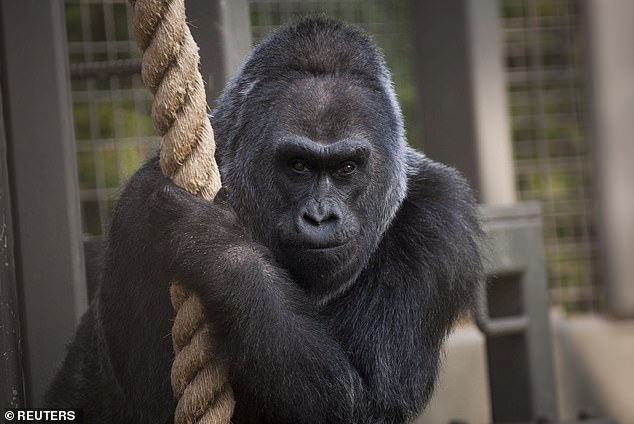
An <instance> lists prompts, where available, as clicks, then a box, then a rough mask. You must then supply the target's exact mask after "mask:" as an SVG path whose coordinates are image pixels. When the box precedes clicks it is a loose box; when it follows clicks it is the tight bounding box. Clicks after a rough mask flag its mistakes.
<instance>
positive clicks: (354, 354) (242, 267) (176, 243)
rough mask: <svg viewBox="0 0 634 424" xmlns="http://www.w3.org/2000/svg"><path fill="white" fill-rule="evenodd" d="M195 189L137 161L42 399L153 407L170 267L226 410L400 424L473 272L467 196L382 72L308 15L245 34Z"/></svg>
mask: <svg viewBox="0 0 634 424" xmlns="http://www.w3.org/2000/svg"><path fill="white" fill-rule="evenodd" d="M211 119H212V122H213V127H214V130H215V135H216V140H217V154H216V156H217V161H218V164H219V167H220V171H221V176H222V182H223V189H222V190H221V192H220V193H219V195H218V196H217V198H216V199H215V200H214V201H213V202H209V201H205V200H202V199H199V198H196V197H194V196H192V195H190V194H188V193H186V192H185V191H183V190H182V189H180V188H178V187H176V186H175V185H173V183H172V182H170V181H169V180H168V179H167V178H165V177H164V176H163V175H162V174H161V171H160V169H159V163H158V159H157V158H153V159H150V160H149V161H148V162H147V163H146V164H145V165H144V166H143V167H142V168H141V169H140V170H139V171H138V172H137V173H136V174H135V175H134V176H133V177H132V178H131V180H130V181H129V183H128V184H127V186H126V188H125V190H124V191H123V192H122V194H121V196H120V199H119V201H118V205H117V206H116V208H115V212H114V216H113V220H112V224H111V228H110V231H109V236H108V243H107V247H106V251H105V258H104V267H103V268H104V269H103V275H102V276H101V282H100V287H99V289H98V292H97V294H96V297H95V299H94V300H93V302H92V303H91V305H90V308H89V310H88V311H87V313H86V314H85V316H84V317H83V319H82V321H81V324H80V326H79V328H78V331H77V334H76V337H75V339H74V341H73V342H72V344H71V345H70V346H69V351H68V354H67V357H66V359H65V361H64V362H63V364H62V367H61V369H60V371H59V372H58V374H57V376H56V377H55V379H54V381H53V383H52V385H51V387H50V389H49V391H48V394H47V396H46V403H47V404H48V405H50V406H56V407H79V408H83V411H84V419H85V422H88V423H135V424H138V423H171V422H172V420H173V417H174V408H175V400H174V398H173V394H172V390H171V387H170V367H171V362H172V360H173V355H174V354H173V351H172V345H171V340H170V328H171V325H172V320H173V316H174V312H173V310H172V307H171V305H170V300H169V290H168V289H169V285H170V282H171V281H172V280H173V279H177V280H178V281H180V282H182V283H183V284H185V285H186V286H187V287H188V288H189V289H191V290H192V291H194V292H195V293H196V294H197V295H198V296H199V297H200V299H201V301H202V303H203V305H204V309H205V314H206V317H207V319H208V320H209V321H210V322H211V323H213V326H214V328H215V331H216V333H215V337H216V341H217V342H218V353H217V354H218V358H217V360H218V361H224V363H226V365H227V367H228V369H229V381H230V383H231V385H232V387H233V390H234V394H235V399H236V407H235V413H234V416H233V422H234V423H237V424H240V423H293V424H298V423H311V424H315V423H347V424H349V423H364V424H365V423H406V422H410V421H412V420H413V419H414V417H416V416H417V414H419V413H420V412H421V410H422V409H423V407H424V406H425V404H426V403H427V401H428V399H429V397H430V393H431V392H432V389H433V386H434V382H435V379H436V374H437V369H438V365H439V358H440V355H441V348H442V343H443V340H444V338H445V337H446V335H447V333H448V332H449V330H450V328H451V326H452V323H454V321H455V320H456V318H457V317H458V316H460V314H461V313H462V312H463V311H464V310H465V309H468V308H469V307H471V305H472V303H473V300H474V297H475V293H476V291H477V290H478V287H479V284H480V281H481V273H482V267H481V258H480V253H479V250H478V244H479V239H480V237H481V230H480V226H479V223H478V217H477V212H476V208H475V204H474V200H473V198H472V194H471V192H470V190H469V188H468V186H467V184H466V183H465V181H464V180H463V178H462V177H461V176H460V175H459V174H458V173H457V172H456V171H455V170H454V169H452V168H449V167H447V166H444V165H441V164H438V163H435V162H433V161H431V160H430V159H428V158H426V157H425V156H424V155H423V154H421V153H418V152H416V151H415V150H413V149H412V148H410V147H408V146H407V144H406V141H405V135H404V129H403V121H402V117H401V112H400V108H399V105H398V104H397V100H396V96H395V94H394V90H393V88H392V81H391V76H390V73H389V71H388V70H387V68H386V65H385V62H384V59H383V57H382V55H381V54H380V52H379V51H378V49H377V47H376V46H375V44H374V42H373V41H372V40H371V39H370V37H368V36H367V35H365V34H364V33H362V32H361V31H360V30H358V29H355V28H353V27H350V26H347V25H345V24H342V23H338V22H333V21H330V20H327V19H323V18H312V19H305V20H302V21H300V22H299V23H296V24H294V25H291V26H287V27H285V28H283V29H281V30H280V31H278V32H277V33H276V34H274V35H272V36H271V37H270V38H268V39H267V40H266V41H264V42H262V43H261V44H260V45H259V46H258V47H256V48H255V50H254V51H253V53H252V54H251V56H250V57H249V58H248V59H247V61H246V63H245V64H244V66H243V68H242V69H241V71H240V73H239V75H238V76H237V77H236V78H235V79H234V80H233V81H232V82H231V83H230V84H229V85H228V86H227V88H226V89H225V91H224V92H223V94H222V95H221V97H220V99H219V100H218V102H217V107H216V108H215V110H214V111H213V112H212V118H211Z"/></svg>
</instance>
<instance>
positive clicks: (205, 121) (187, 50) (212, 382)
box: [129, 0, 234, 424]
mask: <svg viewBox="0 0 634 424" xmlns="http://www.w3.org/2000/svg"><path fill="white" fill-rule="evenodd" d="M129 2H130V4H131V5H132V7H133V9H134V18H133V26H134V35H135V38H136V41H137V44H138V46H139V49H140V50H141V52H142V54H143V57H142V69H141V76H142V78H143V83H144V84H145V86H146V87H147V88H148V89H149V90H150V91H151V92H152V94H153V95H154V102H153V105H152V120H153V122H154V127H155V128H156V130H157V132H158V133H159V135H160V136H161V137H162V139H161V153H160V163H161V170H162V172H163V174H164V175H166V176H167V177H169V178H171V179H172V181H174V183H175V184H176V185H178V186H180V187H182V188H184V189H186V190H187V191H189V192H190V193H192V194H194V195H197V196H200V197H203V198H205V199H208V200H212V199H213V198H214V196H215V195H216V193H217V192H218V190H219V189H220V185H221V182H220V173H219V172H218V166H217V164H216V161H215V159H214V153H215V147H216V146H215V142H214V136H213V130H212V128H211V124H210V122H209V118H208V117H207V102H206V98H205V88H204V85H203V80H202V76H201V75H200V71H199V69H198V63H199V60H200V57H199V55H198V46H197V45H196V42H195V41H194V39H193V37H192V35H191V33H190V31H189V27H188V26H187V22H186V16H185V4H184V0H129ZM170 296H171V301H172V305H173V307H174V309H175V311H176V317H175V320H174V324H173V326H172V342H173V345H174V353H175V357H174V362H173V364H172V372H171V382H172V390H173V391H174V395H175V397H176V399H177V400H178V403H177V406H176V411H175V414H174V422H175V423H176V424H194V423H197V424H226V423H229V422H230V420H231V416H232V414H233V407H234V398H233V391H232V389H231V386H230V385H229V383H228V381H227V377H228V370H227V368H226V367H225V366H223V364H220V363H218V362H214V337H213V329H212V328H211V327H210V326H209V324H208V323H207V321H206V319H205V316H204V311H203V307H202V304H201V303H200V300H199V299H198V298H197V297H196V296H195V295H194V294H193V293H190V292H188V291H187V290H186V289H185V287H184V286H183V285H182V284H179V283H178V282H172V285H171V287H170Z"/></svg>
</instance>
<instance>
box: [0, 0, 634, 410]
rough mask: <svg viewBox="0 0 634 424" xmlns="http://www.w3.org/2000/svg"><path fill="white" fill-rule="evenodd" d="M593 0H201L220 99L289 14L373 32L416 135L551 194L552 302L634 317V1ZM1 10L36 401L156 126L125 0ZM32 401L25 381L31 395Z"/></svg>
mask: <svg viewBox="0 0 634 424" xmlns="http://www.w3.org/2000/svg"><path fill="white" fill-rule="evenodd" d="M36 3H37V4H36ZM546 3H549V4H550V6H549V4H546ZM605 3H609V5H606V4H605ZM580 4H581V3H580V2H578V1H573V0H558V1H555V2H538V1H529V0H504V1H500V2H496V1H492V0H490V1H489V0H487V1H484V2H478V7H477V8H476V7H474V5H473V2H469V1H452V2H433V1H422V2H409V1H398V2H386V1H381V0H373V1H369V2H368V1H354V0H349V1H335V0H328V1H321V2H317V1H316V2H312V1H311V2H293V1H251V2H246V1H231V2H220V1H202V0H200V1H199V0H188V1H187V7H188V16H189V20H190V22H191V27H192V32H193V33H194V37H195V39H196V40H197V42H198V43H199V45H200V46H201V56H202V58H203V64H202V70H203V75H204V76H205V79H206V81H207V87H208V96H209V99H210V102H211V101H213V98H215V96H216V95H217V93H218V92H219V90H220V89H221V87H222V86H223V85H224V82H225V81H226V80H227V79H228V78H229V77H230V76H231V75H232V74H233V73H234V72H235V70H236V69H237V68H238V67H239V64H240V63H241V61H242V60H243V58H244V56H245V55H246V54H247V52H248V50H249V48H250V45H251V40H252V39H253V40H259V39H261V37H263V36H264V35H265V34H266V33H267V32H268V31H270V30H271V29H272V28H274V27H276V26H277V25H279V24H281V23H283V22H286V21H288V20H289V19H292V18H295V17H297V16H299V15H302V14H306V13H315V12H318V11H324V12H326V13H328V14H330V15H333V16H338V17H341V18H343V19H345V20H348V21H351V22H353V23H358V24H361V25H362V26H363V27H364V28H366V29H367V30H368V31H370V32H372V33H373V34H375V36H376V37H377V41H378V42H379V44H380V45H381V46H382V47H383V48H384V50H385V53H386V55H387V58H388V61H389V64H390V65H391V67H392V69H393V71H394V73H395V79H396V81H397V90H398V95H399V97H400V100H401V102H402V103H403V106H404V112H405V115H406V118H407V119H408V122H409V124H408V132H409V138H410V140H411V141H412V143H414V144H417V145H418V146H421V147H423V149H424V150H425V151H426V152H427V153H428V154H429V155H430V156H432V157H434V158H437V159H440V160H444V161H446V162H449V163H450V164H455V165H457V166H459V167H460V168H461V169H462V170H463V172H464V173H465V175H467V176H468V177H469V178H470V179H471V181H472V183H473V184H474V185H475V186H476V187H478V188H479V193H480V196H481V200H482V201H483V202H485V203H487V202H489V203H490V202H493V203H513V202H514V201H515V200H516V199H522V200H527V199H528V200H542V201H543V210H544V228H545V237H546V241H547V244H546V257H547V262H548V264H549V278H550V285H551V289H550V294H551V299H552V300H553V303H554V304H555V305H556V306H562V307H563V308H564V309H566V310H568V311H571V312H588V311H591V312H607V313H610V314H612V313H613V314H615V315H619V316H622V317H627V316H632V315H633V314H634V305H633V303H634V302H633V301H632V292H633V291H634V290H632V287H631V281H629V280H628V277H627V276H628V275H631V269H630V268H631V266H632V263H631V260H629V259H628V258H631V257H632V240H634V236H633V235H632V228H631V222H632V220H631V218H629V217H628V216H622V215H621V214H622V213H625V215H627V213H628V211H631V210H632V209H633V208H634V206H633V205H632V197H631V193H632V192H631V190H629V187H628V184H627V183H626V182H627V181H631V180H632V177H631V167H628V166H627V163H629V161H631V159H632V151H631V146H632V143H631V136H628V134H632V133H633V131H632V130H633V129H632V128H631V126H632V120H631V119H629V117H628V115H627V111H631V110H632V107H630V106H631V102H632V94H631V93H632V91H631V90H632V85H631V84H632V82H631V77H630V75H631V74H632V66H633V65H632V62H633V61H634V60H633V59H632V57H631V54H632V51H631V48H629V47H628V45H627V43H626V42H625V41H624V40H630V39H632V38H633V37H632V34H631V28H629V27H628V24H627V22H628V19H629V17H631V16H632V13H633V12H632V5H631V3H630V2H628V1H627V0H618V1H613V2H600V1H588V2H586V3H585V7H586V8H587V9H582V8H581V7H580ZM0 12H1V17H0V19H2V25H1V26H2V30H1V31H2V35H1V37H2V39H1V42H2V55H1V57H0V61H1V65H2V67H1V69H0V75H1V77H2V109H3V117H4V120H3V125H2V136H3V146H2V148H3V149H0V152H1V153H2V157H1V158H0V159H1V160H2V162H0V165H2V164H6V173H3V175H2V183H3V185H2V192H1V194H2V199H1V200H2V207H3V211H4V213H3V218H4V219H3V222H2V225H3V227H2V228H3V233H2V234H3V236H6V237H7V238H6V243H4V244H3V249H4V250H3V251H2V253H3V255H4V256H3V257H4V258H6V261H3V264H5V265H4V268H3V272H2V274H0V275H1V277H2V281H1V283H2V292H0V294H1V296H2V300H3V301H2V302H0V307H1V308H2V311H1V312H2V314H0V317H2V324H3V328H5V329H6V328H11V329H13V330H12V332H11V333H10V334H8V335H7V334H4V333H3V334H4V335H3V337H2V338H1V340H2V343H3V345H2V347H3V349H2V350H3V351H5V350H7V351H11V352H14V355H12V356H11V357H12V358H13V359H12V364H14V365H10V367H8V368H7V370H11V372H9V371H8V372H7V373H4V372H2V374H1V375H2V376H3V378H4V376H7V379H8V381H9V380H10V382H8V383H6V384H5V382H4V381H3V382H2V384H3V387H2V390H4V391H5V392H3V395H4V394H5V393H6V394H7V395H6V396H9V397H11V399H13V398H12V396H13V393H14V392H13V390H14V388H15V387H18V386H19V385H20V383H19V381H20V377H21V376H20V373H19V372H18V370H17V368H19V369H24V370H25V375H24V377H25V378H24V381H25V382H26V389H27V390H26V392H25V393H26V399H27V400H28V401H29V402H37V401H36V399H37V398H38V394H39V393H40V391H41V389H42V387H43V386H44V385H45V384H46V381H48V379H49V378H50V375H51V373H52V370H53V368H54V366H55V363H56V362H58V361H59V359H60V358H61V355H62V351H63V348H64V344H65V342H66V341H67V340H68V338H69V337H70V335H71V334H72V331H73V328H74V327H75V325H76V323H77V320H78V318H79V316H80V315H81V312H82V311H83V310H84V309H85V307H86V305H87V302H88V299H89V296H90V293H91V290H92V287H93V285H91V284H86V279H87V278H88V280H90V281H91V280H92V278H93V276H94V275H95V273H94V271H93V269H94V265H96V264H97V262H95V259H94V258H95V255H94V254H93V252H94V251H99V243H100V241H99V240H100V237H101V235H102V234H103V232H104V231H106V230H107V227H108V222H109V216H110V209H111V207H112V205H113V204H114V201H115V199H116V196H117V193H118V188H117V187H119V186H120V184H122V183H123V182H124V181H125V179H126V178H127V177H128V176H129V175H130V173H131V172H132V171H133V170H134V169H135V168H136V167H137V166H138V164H139V163H140V162H141V161H142V160H143V158H144V157H147V156H148V155H149V154H151V152H152V151H153V150H154V149H155V148H156V146H157V138H156V137H155V136H154V134H153V132H152V130H151V121H150V119H149V116H150V110H149V102H150V98H149V94H148V93H147V92H146V90H145V89H144V88H143V87H142V86H141V82H140V78H139V77H138V74H137V73H138V69H139V65H138V55H137V53H136V46H135V44H134V40H132V36H131V32H130V31H129V29H128V26H127V25H128V22H129V20H130V19H129V17H130V14H129V13H130V12H129V9H128V6H127V4H126V2H125V1H124V0H107V1H105V0H104V1H97V0H90V1H74V0H68V1H65V2H62V1H51V2H46V5H45V6H42V5H41V3H40V2H36V1H35V0H32V1H30V0H29V1H20V2H2V4H0ZM584 17H587V18H588V21H587V22H585V21H584ZM621 19H622V20H624V22H621ZM249 21H250V22H249ZM25 22H27V23H28V24H25ZM629 22H631V19H629ZM439 23H441V25H439ZM32 28H38V31H33V30H32ZM210 28H211V30H209V29H210ZM586 29H588V30H587V31H586ZM628 31H629V33H628ZM612 34H614V35H612ZM611 37H613V38H611ZM438 40H443V41H442V43H443V46H444V47H443V48H440V49H439V48H438V46H437V45H436V44H435V42H436V43H440V41H438ZM584 40H585V41H584ZM586 41H587V44H586V43H585V42H586ZM606 46H609V48H607V47H606ZM586 47H587V48H586ZM557 49H561V51H564V50H565V51H564V53H561V51H560V50H557ZM394 52H399V53H400V54H398V55H395V54H394ZM212 63H213V65H212ZM586 71H587V72H588V75H590V77H591V80H592V86H591V87H592V89H591V90H588V91H586V90H584V89H585V84H584V81H585V75H586ZM628 84H629V85H628ZM505 88H506V89H505ZM586 94H591V96H589V98H590V101H589V102H588V103H586V101H585V100H586V98H585V95H586ZM586 104H588V105H589V107H588V108H586V107H584V105H586ZM586 109H587V110H586ZM71 111H72V112H71ZM624 114H625V115H624ZM586 117H587V119H586ZM617 118H619V119H617ZM585 122H588V123H592V126H591V128H593V130H592V132H591V133H590V135H587V134H586V133H585V132H584V128H585V127H584V125H585ZM447 139H451V140H452V143H455V144H452V145H451V146H452V147H451V148H450V149H447V141H446V140H447ZM593 151H596V152H598V154H597V155H594V154H593ZM467 152H470V154H466V153H467ZM511 155H513V156H511ZM595 158H596V161H597V163H598V166H597V167H596V168H595V167H594V166H593V163H592V160H593V159H595ZM594 169H596V170H597V174H596V176H597V178H596V180H595V175H594V172H593V170H594ZM485 172H486V173H488V174H486V175H485ZM628 172H629V173H628ZM595 181H596V183H595ZM513 182H514V184H513ZM596 193H599V194H600V195H599V196H595V194H596ZM540 196H543V197H540ZM80 205H81V207H80ZM596 211H599V212H601V214H600V215H597V213H596ZM597 216H601V217H603V219H601V220H597ZM608 217H609V218H608ZM597 224H600V225H597ZM603 252H606V253H609V254H605V255H603ZM12 258H15V260H12ZM600 259H606V261H605V262H603V261H601V260H600ZM602 263H603V264H605V265H606V266H605V267H604V268H602V267H601V264H602ZM86 269H88V272H87V273H86V272H85V271H86ZM599 269H601V272H599V271H598V270H599ZM87 276H88V277H87ZM605 288H608V289H610V290H609V293H610V294H609V296H608V297H607V298H606V297H604V296H603V293H604V289H605ZM5 299H7V302H6V303H5ZM605 299H607V301H606V300H605ZM16 317H19V318H20V319H16ZM51 317H54V319H51ZM18 321H19V322H21V326H18ZM18 328H19V329H21V330H22V331H21V334H22V338H18V337H17V336H16V335H17V334H18V331H17V329H18ZM20 340H21V341H22V342H23V343H22V346H20V345H19V343H17V342H18V341H20ZM590 343H591V341H590ZM626 348H628V347H626ZM20 352H22V354H20ZM622 371H623V373H627V372H632V371H631V370H628V369H623V370H622ZM24 401H25V398H24V397H22V392H21V391H20V390H19V389H18V390H17V396H16V402H18V403H21V402H24ZM598 404H599V406H603V404H602V402H598Z"/></svg>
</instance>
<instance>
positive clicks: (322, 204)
mask: <svg viewBox="0 0 634 424" xmlns="http://www.w3.org/2000/svg"><path fill="white" fill-rule="evenodd" d="M340 218H341V216H340V213H339V208H337V207H336V206H335V205H334V204H332V203H331V202H328V201H319V200H311V201H309V202H308V203H307V204H306V206H305V207H304V210H303V214H302V220H303V221H304V224H306V225H310V226H314V227H319V226H322V225H327V224H335V223H337V222H338V221H339V219H340Z"/></svg>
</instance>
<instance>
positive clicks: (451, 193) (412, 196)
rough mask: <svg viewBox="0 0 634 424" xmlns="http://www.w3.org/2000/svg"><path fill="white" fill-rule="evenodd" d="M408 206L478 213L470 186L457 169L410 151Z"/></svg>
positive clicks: (408, 162)
mask: <svg viewBox="0 0 634 424" xmlns="http://www.w3.org/2000/svg"><path fill="white" fill-rule="evenodd" d="M406 161H407V177H408V178H407V180H408V181H407V185H408V190H407V198H406V203H410V204H413V205H418V206H421V207H423V206H433V207H436V208H442V209H450V210H454V211H455V212H461V211H466V212H468V213H475V200H474V197H473V194H472V192H471V189H470V188H469V184H468V183H467V181H466V180H465V178H464V177H463V176H462V175H461V174H460V172H458V171H457V170H456V169H454V168H452V167H450V166H447V165H443V164H441V163H439V162H435V161H433V160H431V159H429V158H428V157H426V156H424V155H423V154H421V153H419V152H417V151H415V150H413V149H408V151H407V154H406Z"/></svg>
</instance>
